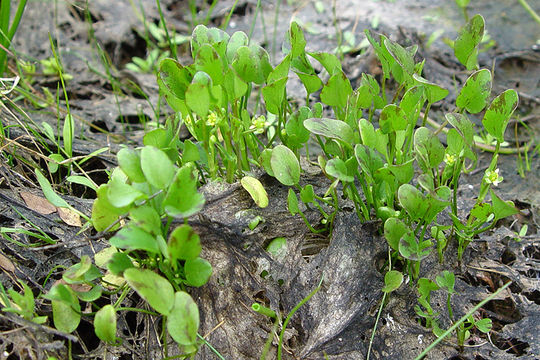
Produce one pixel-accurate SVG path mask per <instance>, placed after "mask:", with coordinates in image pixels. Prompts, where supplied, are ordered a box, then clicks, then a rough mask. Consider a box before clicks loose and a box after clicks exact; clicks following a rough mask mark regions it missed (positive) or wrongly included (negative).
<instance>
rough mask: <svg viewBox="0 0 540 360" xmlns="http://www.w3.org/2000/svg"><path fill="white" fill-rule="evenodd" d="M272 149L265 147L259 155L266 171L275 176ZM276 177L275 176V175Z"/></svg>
mask: <svg viewBox="0 0 540 360" xmlns="http://www.w3.org/2000/svg"><path fill="white" fill-rule="evenodd" d="M271 161H272V149H264V150H263V151H262V152H261V155H260V156H259V163H260V164H261V166H262V167H263V169H264V171H266V173H267V174H268V175H270V176H274V172H273V171H272V162H271ZM274 177H275V176H274Z"/></svg>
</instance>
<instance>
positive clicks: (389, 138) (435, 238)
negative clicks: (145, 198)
mask: <svg viewBox="0 0 540 360" xmlns="http://www.w3.org/2000/svg"><path fill="white" fill-rule="evenodd" d="M483 33H484V19H483V18H482V17H481V16H480V15H476V16H474V17H472V18H471V19H470V20H469V21H468V23H467V24H466V25H465V26H464V27H463V28H462V29H461V31H460V33H459V35H458V37H457V38H456V39H455V41H454V53H455V55H456V58H457V59H458V60H459V61H460V62H461V63H462V64H463V65H464V66H465V67H466V68H467V70H470V71H471V74H470V76H469V78H468V79H467V81H466V82H465V84H463V86H462V87H461V89H459V91H458V96H457V99H456V101H455V109H454V110H453V111H452V112H449V113H447V114H445V116H444V118H445V122H444V123H443V124H441V125H438V128H436V129H434V130H432V129H430V128H428V127H426V125H427V123H430V124H432V123H433V121H432V120H431V119H430V118H429V111H430V108H431V106H432V105H433V104H434V103H436V102H438V101H440V100H443V99H444V98H445V97H446V96H447V95H448V90H447V89H444V88H443V87H441V86H439V85H438V84H435V83H432V82H430V81H429V80H427V79H425V78H424V77H423V76H422V69H423V66H424V61H420V62H418V61H416V52H417V46H411V47H408V48H404V47H402V46H401V45H400V44H398V43H396V42H394V41H392V40H390V39H388V38H387V37H385V36H383V35H378V34H375V33H373V32H370V31H366V36H367V39H368V40H369V42H370V43H371V45H372V46H373V48H374V50H375V53H376V55H377V57H378V58H379V61H380V63H381V66H382V76H381V81H380V82H379V81H378V80H377V79H376V78H374V77H373V76H371V75H368V74H363V75H362V77H361V80H360V83H359V85H358V86H357V87H356V88H355V89H353V87H352V85H351V82H350V80H349V79H348V78H347V76H346V75H345V73H344V72H343V70H342V67H341V63H340V61H339V59H338V58H337V57H336V56H335V55H334V54H332V53H326V52H317V53H315V52H306V50H305V46H306V41H305V39H304V35H303V32H302V30H301V28H300V26H298V24H296V23H294V22H293V23H292V24H291V27H290V29H289V31H288V34H287V38H286V41H285V44H284V47H283V50H284V54H285V57H284V58H283V59H282V60H281V62H280V63H279V64H277V65H276V66H275V67H272V66H270V65H269V62H268V55H267V54H266V52H265V51H264V50H263V49H262V48H260V47H259V46H257V45H249V41H248V38H247V36H246V35H245V34H243V33H241V32H237V33H234V34H233V35H232V36H229V35H227V34H225V33H224V32H222V31H221V30H218V29H208V28H206V27H205V26H202V25H201V26H198V27H197V28H196V29H195V30H194V32H193V37H192V42H191V47H192V53H193V58H194V62H193V64H191V65H187V66H183V65H181V64H180V63H178V62H176V61H174V60H169V59H167V60H164V61H163V62H162V63H161V66H160V74H159V76H158V83H159V84H160V88H161V89H162V90H163V92H164V93H165V95H166V99H167V101H168V103H169V105H170V106H171V107H172V108H173V109H174V110H176V111H177V114H178V115H179V117H180V118H181V119H183V121H184V123H185V124H186V126H187V128H188V130H189V131H190V133H191V135H192V136H193V138H194V139H195V141H196V142H195V144H194V145H195V146H196V147H197V148H198V149H199V150H200V151H199V153H200V154H203V155H202V156H201V157H200V158H199V159H198V160H197V161H196V163H197V167H198V169H199V170H200V171H201V172H200V174H199V175H200V178H201V179H204V178H205V176H209V177H210V178H217V177H225V178H226V179H227V180H228V181H233V180H234V179H236V178H238V177H241V176H243V174H244V173H245V172H249V171H250V170H251V168H252V166H259V167H262V168H263V169H264V170H265V171H266V172H267V173H268V174H269V175H271V176H274V177H275V178H276V179H277V180H278V181H280V182H281V183H282V184H284V185H286V186H290V190H289V194H288V207H289V211H290V212H291V214H293V215H295V214H299V215H300V216H302V217H303V218H304V220H305V221H306V223H307V225H308V226H309V228H310V229H311V230H312V231H314V232H316V231H324V230H328V229H330V230H331V226H332V221H333V218H334V217H335V214H336V212H337V211H338V210H339V208H340V206H341V204H340V200H339V197H338V195H337V194H338V193H337V190H338V188H340V189H341V191H342V193H343V194H344V196H345V197H346V199H347V200H349V201H351V202H352V203H353V204H354V206H355V209H356V212H357V214H358V217H359V218H360V219H362V220H370V219H374V218H378V219H380V220H382V221H383V223H384V227H383V229H384V235H385V238H386V239H387V241H388V244H389V246H390V248H391V250H392V260H393V261H395V260H401V261H404V262H405V264H406V272H407V273H408V274H409V275H410V276H412V278H413V279H414V280H418V277H419V273H420V264H421V261H422V259H424V258H426V257H427V256H428V255H429V254H430V252H431V248H432V246H433V244H434V243H435V244H436V247H437V251H438V254H439V258H440V259H441V261H442V259H443V252H444V250H445V249H446V247H447V244H448V241H449V240H450V239H455V240H457V242H458V245H459V246H458V254H457V256H458V259H461V257H462V255H463V251H464V249H465V248H466V246H467V245H468V244H469V243H470V242H471V241H472V240H473V238H474V237H475V236H477V235H478V234H480V233H481V232H484V231H486V230H489V229H491V228H492V227H493V226H495V224H496V222H497V221H498V220H500V219H502V218H504V217H506V216H509V215H512V214H515V213H517V209H516V208H515V207H514V205H513V203H512V202H509V201H504V200H502V199H501V198H500V197H499V196H498V195H497V194H496V193H495V192H494V191H493V189H492V187H493V186H497V185H498V183H499V182H500V181H502V178H501V177H500V176H499V174H498V169H497V159H498V154H499V151H500V146H501V143H502V142H503V141H504V138H503V137H504V131H505V129H506V126H507V124H508V121H509V120H510V117H511V115H512V113H513V112H514V110H515V109H516V107H517V103H518V97H517V93H516V92H515V91H514V90H506V91H504V92H502V93H501V94H499V95H498V96H496V97H495V98H494V99H493V100H491V101H490V97H491V84H492V74H491V72H490V71H489V70H488V69H478V64H477V55H478V47H479V44H480V42H481V40H482V37H483ZM312 61H316V62H318V63H319V64H320V65H321V66H322V68H324V72H325V73H326V74H327V77H328V78H327V80H326V81H323V76H321V73H318V72H317V71H316V70H315V68H314V66H313V65H312ZM291 73H294V74H296V76H297V77H298V78H299V79H300V81H301V82H302V84H303V85H304V88H305V90H306V93H307V97H306V103H307V105H306V106H304V107H301V108H300V109H298V110H294V109H292V108H291V105H290V103H289V101H288V97H287V92H286V85H287V81H288V79H289V76H290V75H291ZM390 82H392V83H393V85H394V86H393V88H394V89H395V90H394V91H393V93H391V92H390V91H388V90H387V84H388V83H390ZM257 87H258V88H259V89H260V90H259V94H260V96H262V99H263V100H264V104H265V109H266V114H264V115H261V116H265V117H266V118H267V119H272V121H269V122H268V123H267V124H266V126H265V130H266V131H265V132H263V133H262V134H261V135H259V134H257V133H256V132H255V131H252V130H253V124H254V122H253V118H252V117H251V116H250V115H248V100H249V97H250V95H251V93H252V90H253V89H257ZM316 93H318V94H319V97H320V100H321V102H320V103H312V102H311V101H310V100H311V97H312V95H313V94H316ZM390 96H391V97H390ZM325 106H326V107H327V108H331V109H332V111H333V114H334V118H326V117H322V111H323V107H325ZM482 111H483V112H484V115H483V118H482V125H483V127H484V130H485V131H486V132H487V133H488V134H489V135H490V136H492V137H493V138H494V139H495V141H496V146H495V148H494V152H493V156H492V161H491V163H490V165H489V166H488V168H487V170H486V172H485V176H484V178H483V181H482V184H481V187H480V189H479V193H478V197H477V200H476V203H475V205H474V207H473V208H472V210H471V212H470V215H469V216H468V217H467V218H466V219H461V218H460V217H459V216H458V204H457V201H458V199H457V194H458V186H459V179H460V176H461V174H462V173H463V170H464V169H465V167H466V166H468V165H470V166H471V167H472V166H474V165H475V164H476V154H475V152H474V141H473V136H474V132H475V129H474V125H473V122H472V121H471V120H470V119H469V116H470V115H476V114H479V113H481V112H482ZM255 118H257V117H255ZM419 120H421V122H422V123H421V125H420V126H417V122H418V121H419ZM447 124H450V126H451V128H450V129H446V128H445V127H446V125H447ZM443 130H444V131H443ZM264 135H266V136H264ZM310 137H314V139H315V140H316V141H317V142H318V144H319V145H320V147H321V149H322V153H321V155H319V156H318V157H317V164H318V166H319V167H320V169H321V170H322V172H323V173H324V174H325V175H326V176H327V177H328V178H329V179H330V180H331V185H330V186H329V187H328V189H327V191H326V192H325V193H324V194H315V192H314V191H313V186H312V184H307V185H304V186H301V185H300V177H301V173H302V171H303V169H302V168H301V165H300V150H301V149H303V148H305V150H306V154H307V156H308V160H309V161H311V159H310V157H309V148H308V140H309V139H310ZM441 138H442V139H443V140H442V141H441ZM186 144H189V146H192V143H191V142H186ZM418 172H419V174H418ZM488 194H490V195H491V201H487V200H486V197H487V195H488ZM298 195H299V196H300V201H301V202H303V203H304V204H305V205H307V206H314V207H315V208H318V209H319V210H320V211H321V214H322V217H323V220H322V222H321V224H316V225H312V224H309V223H308V221H307V219H306V217H305V216H304V214H303V213H302V210H301V209H302V207H301V206H300V201H299V199H298ZM447 209H448V210H447ZM445 211H446V213H447V216H446V217H445V218H443V217H442V216H441V215H442V214H443V212H445ZM448 218H449V220H450V221H451V223H450V224H448V221H446V222H445V221H444V220H445V219H448ZM441 220H442V221H441ZM439 221H441V223H439ZM390 270H391V269H390ZM392 271H393V270H392ZM392 274H393V273H392ZM398 278H399V279H402V277H399V276H394V277H392V279H394V280H395V279H398ZM394 280H392V281H390V283H389V284H390V285H391V287H392V288H394V287H395V281H394ZM400 282H401V281H400ZM389 284H387V286H390V285H389ZM388 292H390V291H388Z"/></svg>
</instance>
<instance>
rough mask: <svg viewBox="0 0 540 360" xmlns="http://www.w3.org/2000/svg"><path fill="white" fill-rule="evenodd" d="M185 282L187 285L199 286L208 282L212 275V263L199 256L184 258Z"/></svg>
mask: <svg viewBox="0 0 540 360" xmlns="http://www.w3.org/2000/svg"><path fill="white" fill-rule="evenodd" d="M184 272H185V274H186V282H187V284H188V285H189V286H194V287H200V286H203V285H204V284H206V283H207V282H208V279H210V276H211V275H212V265H210V263H209V262H208V261H206V260H204V259H201V258H200V257H198V258H195V259H190V260H186V262H185V264H184Z"/></svg>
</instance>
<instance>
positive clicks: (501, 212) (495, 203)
mask: <svg viewBox="0 0 540 360" xmlns="http://www.w3.org/2000/svg"><path fill="white" fill-rule="evenodd" d="M490 194H491V204H492V207H493V214H494V215H495V219H494V221H497V220H499V219H503V218H505V217H507V216H510V215H514V214H517V213H519V210H518V209H517V208H516V206H515V205H514V203H513V202H512V201H504V200H502V199H501V198H500V197H499V196H497V194H495V192H493V190H491V189H490Z"/></svg>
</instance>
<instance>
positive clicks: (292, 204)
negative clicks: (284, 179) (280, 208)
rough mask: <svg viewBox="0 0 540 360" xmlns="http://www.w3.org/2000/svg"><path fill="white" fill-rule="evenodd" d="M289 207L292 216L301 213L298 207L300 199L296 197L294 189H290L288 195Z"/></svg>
mask: <svg viewBox="0 0 540 360" xmlns="http://www.w3.org/2000/svg"><path fill="white" fill-rule="evenodd" d="M287 207H288V208H289V212H290V213H291V215H296V214H298V213H299V212H300V208H299V207H298V198H297V197H296V194H295V193H294V190H293V189H289V193H288V195H287Z"/></svg>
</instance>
